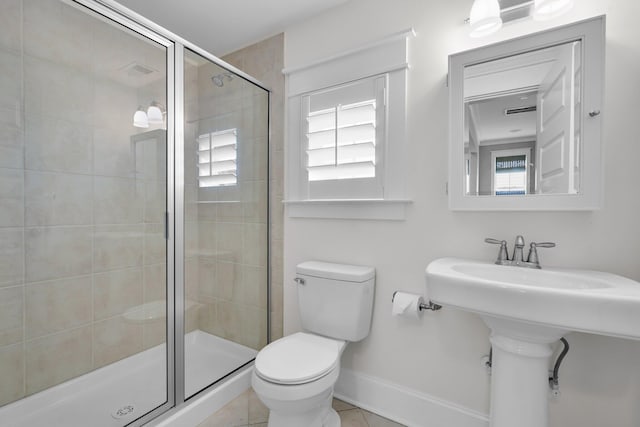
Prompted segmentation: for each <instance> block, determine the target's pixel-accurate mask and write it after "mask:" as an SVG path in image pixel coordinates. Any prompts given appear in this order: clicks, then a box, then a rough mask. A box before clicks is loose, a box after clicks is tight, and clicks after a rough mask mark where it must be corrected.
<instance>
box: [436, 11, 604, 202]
mask: <svg viewBox="0 0 640 427" xmlns="http://www.w3.org/2000/svg"><path fill="white" fill-rule="evenodd" d="M604 32H605V17H604V16H600V17H597V18H592V19H589V20H586V21H581V22H577V23H574V24H570V25H567V26H563V27H558V28H555V29H552V30H547V31H544V32H540V33H535V34H531V35H527V36H524V37H520V38H517V39H512V40H508V41H505V42H501V43H497V44H494V45H490V46H485V47H482V48H478V49H474V50H470V51H466V52H461V53H457V54H454V55H451V56H450V57H449V108H450V112H449V113H450V116H449V117H450V129H449V138H450V140H449V207H450V208H451V209H453V210H593V209H598V208H599V207H600V204H601V197H602V196H601V177H602V165H601V123H602V116H603V114H604V112H603V111H602V99H603V82H604V44H605V36H604Z"/></svg>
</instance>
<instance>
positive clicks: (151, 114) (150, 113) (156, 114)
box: [133, 101, 164, 128]
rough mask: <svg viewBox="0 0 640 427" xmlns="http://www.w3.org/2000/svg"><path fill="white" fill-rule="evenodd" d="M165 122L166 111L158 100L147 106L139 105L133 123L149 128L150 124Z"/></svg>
mask: <svg viewBox="0 0 640 427" xmlns="http://www.w3.org/2000/svg"><path fill="white" fill-rule="evenodd" d="M162 124H164V112H163V110H162V108H161V107H160V104H158V103H157V102H156V101H152V102H151V104H150V105H149V108H147V111H145V110H144V107H142V105H141V106H139V107H138V110H137V111H136V112H135V114H134V115H133V125H134V126H135V127H137V128H148V127H149V125H162Z"/></svg>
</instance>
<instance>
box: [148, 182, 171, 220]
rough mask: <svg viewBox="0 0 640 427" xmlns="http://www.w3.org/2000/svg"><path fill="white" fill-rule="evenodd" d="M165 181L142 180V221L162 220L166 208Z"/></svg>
mask: <svg viewBox="0 0 640 427" xmlns="http://www.w3.org/2000/svg"><path fill="white" fill-rule="evenodd" d="M166 194H167V192H166V183H165V182H164V181H150V180H146V181H144V222H147V223H153V222H155V223H159V222H162V221H164V213H165V211H166V210H167V196H166Z"/></svg>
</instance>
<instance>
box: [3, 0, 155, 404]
mask: <svg viewBox="0 0 640 427" xmlns="http://www.w3.org/2000/svg"><path fill="white" fill-rule="evenodd" d="M108 46H111V49H106V47H108ZM133 60H138V61H145V62H147V63H153V65H154V68H156V69H157V70H163V64H164V57H163V51H162V50H161V49H157V48H156V47H152V46H149V45H148V44H146V43H144V42H142V41H140V40H139V39H137V38H135V37H133V36H131V35H129V34H123V33H122V32H121V31H120V30H119V29H116V28H114V27H112V26H109V25H107V24H105V23H103V22H99V21H97V20H95V19H93V18H90V17H88V16H87V15H85V14H84V13H82V12H81V11H79V10H77V9H75V8H72V7H69V6H67V5H64V4H63V3H62V2H60V1H57V0H24V1H21V0H3V1H2V2H1V3H0V378H2V381H1V382H2V387H0V404H5V403H8V402H11V401H13V400H16V399H19V398H21V397H23V396H25V395H30V394H33V393H35V392H38V391H40V390H43V389H45V388H48V387H50V386H52V385H55V384H58V383H61V382H63V381H65V380H67V379H70V378H73V377H75V376H78V375H81V374H83V373H86V372H88V371H91V370H93V369H96V368H99V367H101V366H104V365H107V364H109V363H112V362H114V361H116V360H119V359H121V358H123V357H126V356H129V355H131V354H134V353H136V352H139V351H141V350H143V349H145V348H148V347H150V346H153V345H155V344H157V343H159V342H161V341H163V340H164V327H162V328H161V329H158V328H156V327H154V326H151V327H143V326H141V325H140V324H134V323H129V322H127V321H125V320H124V318H123V317H122V316H121V314H122V313H123V312H124V311H126V310H127V309H129V308H131V307H134V306H137V305H140V304H142V303H143V302H145V301H150V300H156V299H163V298H164V292H163V289H164V288H163V286H164V271H165V257H164V240H163V236H162V227H161V225H160V221H161V220H162V212H164V188H163V187H162V185H164V182H163V180H164V177H163V176H162V175H159V174H158V172H159V169H158V168H157V165H158V162H164V160H163V159H162V156H163V155H162V154H159V153H162V152H163V150H164V147H163V146H162V144H163V142H162V138H160V139H153V138H152V139H148V138H147V140H146V141H141V142H140V143H139V144H135V145H134V144H133V143H132V139H131V137H132V136H133V135H134V134H136V133H138V130H136V129H135V128H133V126H132V124H131V120H132V114H133V112H134V111H135V108H136V107H137V105H139V104H143V102H144V103H146V104H147V105H148V102H149V101H150V100H149V99H147V97H148V96H150V94H149V93H148V91H147V90H146V89H145V88H143V87H142V86H141V85H127V84H124V83H123V82H122V81H119V79H118V78H116V77H115V76H110V75H109V73H111V72H112V71H113V70H112V69H111V68H109V69H107V66H113V65H115V64H120V65H126V64H127V63H128V62H131V61H133ZM156 64H159V66H158V65H156ZM114 68H117V67H114ZM161 72H162V71H161ZM160 78H161V79H162V76H160ZM140 95H143V96H142V99H140V98H139V96H140ZM153 96H154V97H155V99H156V100H158V101H162V102H163V103H164V97H165V95H164V90H162V91H161V92H159V93H156V94H154V95H153ZM143 139H144V138H143ZM159 156H160V157H159ZM160 183H162V185H160Z"/></svg>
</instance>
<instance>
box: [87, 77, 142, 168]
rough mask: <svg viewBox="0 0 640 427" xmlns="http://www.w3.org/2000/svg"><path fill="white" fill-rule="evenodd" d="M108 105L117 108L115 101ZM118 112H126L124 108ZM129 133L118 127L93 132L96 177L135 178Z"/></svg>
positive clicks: (98, 129) (133, 103)
mask: <svg viewBox="0 0 640 427" xmlns="http://www.w3.org/2000/svg"><path fill="white" fill-rule="evenodd" d="M114 86H116V85H114ZM116 87H118V86H116ZM135 103H136V101H135V100H132V102H131V103H129V105H135ZM107 105H110V106H111V107H112V108H113V107H116V106H117V105H114V104H113V101H111V102H109V103H108V104H107ZM125 105H126V104H125ZM117 110H124V108H119V109H117ZM120 123H122V122H120ZM128 131H129V129H127V130H125V129H120V128H118V127H111V128H96V129H94V130H93V152H94V157H93V171H94V173H95V174H96V175H102V176H111V177H122V178H133V177H134V172H135V170H134V155H133V152H132V147H131V136H130V132H128Z"/></svg>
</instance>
